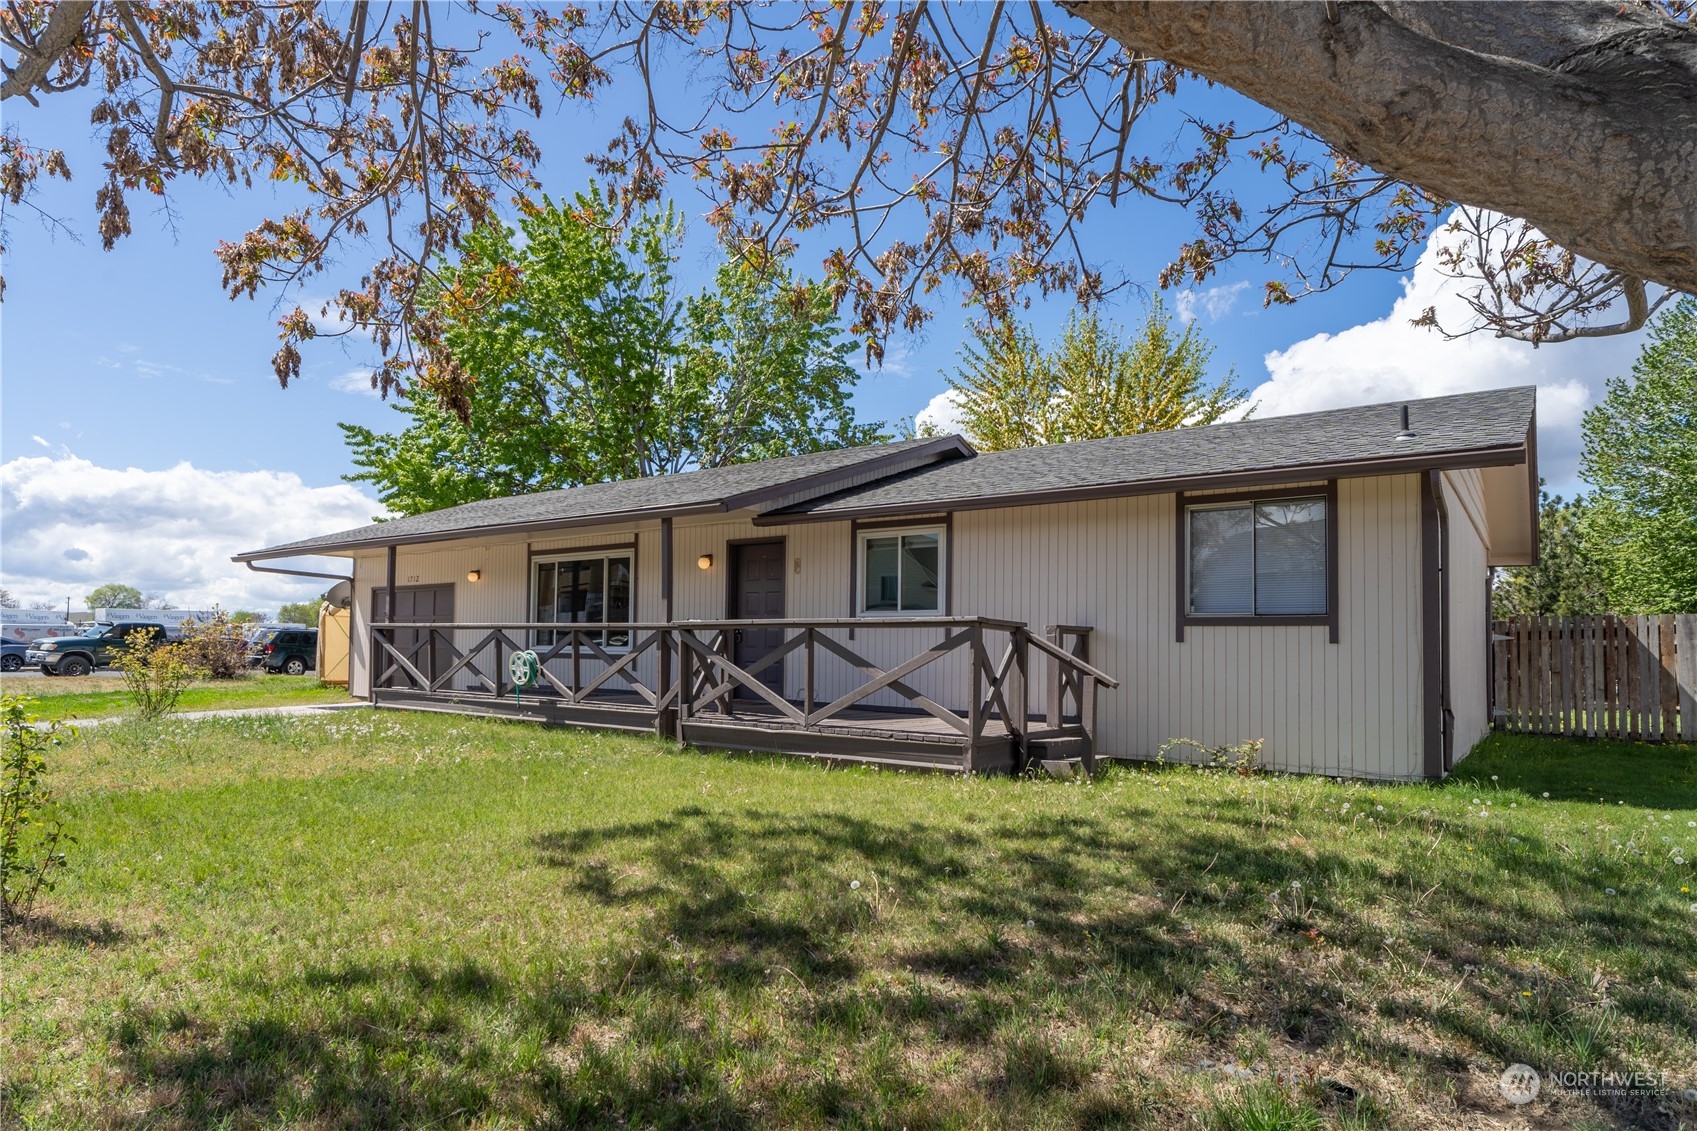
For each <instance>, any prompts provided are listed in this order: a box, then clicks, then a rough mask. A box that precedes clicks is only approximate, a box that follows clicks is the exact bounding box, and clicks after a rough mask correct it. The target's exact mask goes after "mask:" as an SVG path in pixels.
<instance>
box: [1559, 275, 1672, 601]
mask: <svg viewBox="0 0 1697 1131" xmlns="http://www.w3.org/2000/svg"><path fill="white" fill-rule="evenodd" d="M1580 475H1581V476H1582V477H1583V478H1584V479H1585V480H1586V481H1587V482H1588V483H1591V484H1592V485H1593V486H1594V487H1595V488H1596V491H1595V494H1594V496H1593V498H1592V502H1591V506H1590V507H1589V509H1588V513H1587V515H1586V523H1585V529H1586V537H1587V540H1588V541H1589V542H1590V544H1591V545H1592V547H1593V548H1594V552H1595V553H1596V554H1597V555H1598V557H1599V558H1600V559H1601V561H1602V562H1603V569H1604V573H1605V575H1606V577H1607V584H1608V593H1609V602H1610V604H1611V605H1612V606H1613V607H1614V609H1615V610H1616V611H1618V612H1626V613H1691V612H1697V298H1693V297H1691V296H1689V295H1687V296H1685V297H1684V298H1681V299H1680V300H1679V301H1678V302H1677V303H1675V304H1674V306H1673V307H1672V309H1670V310H1668V311H1667V312H1666V313H1664V314H1662V315H1661V316H1660V317H1658V318H1657V319H1656V320H1655V321H1654V322H1653V323H1651V326H1650V340H1649V343H1648V344H1647V345H1646V346H1645V347H1644V350H1643V352H1642V353H1641V354H1639V357H1638V361H1637V362H1636V363H1635V364H1634V365H1633V367H1632V379H1631V380H1630V381H1628V380H1625V379H1623V378H1620V377H1614V378H1610V380H1609V383H1608V392H1607V393H1606V394H1605V395H1604V397H1603V400H1602V403H1601V404H1598V405H1597V406H1596V407H1594V408H1592V409H1591V410H1590V411H1589V412H1587V413H1586V414H1585V448H1584V454H1583V456H1582V458H1581V463H1580Z"/></svg>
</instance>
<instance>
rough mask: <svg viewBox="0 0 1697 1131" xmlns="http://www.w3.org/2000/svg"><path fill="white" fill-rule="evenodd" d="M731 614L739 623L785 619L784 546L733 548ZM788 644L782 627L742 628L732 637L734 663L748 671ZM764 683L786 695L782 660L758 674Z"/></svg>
mask: <svg viewBox="0 0 1697 1131" xmlns="http://www.w3.org/2000/svg"><path fill="white" fill-rule="evenodd" d="M731 601H732V610H731V614H732V616H734V617H735V618H737V619H738V620H781V619H783V616H784V544H783V543H782V542H743V543H741V544H740V545H736V546H732V547H731ZM783 642H784V630H783V629H781V628H739V629H737V630H736V631H735V632H734V633H733V634H732V653H731V661H732V662H733V663H735V664H736V665H737V666H738V667H740V668H747V667H748V666H749V665H750V664H753V663H756V662H758V661H759V660H760V658H761V657H762V656H765V655H766V654H767V653H769V652H771V651H772V650H773V649H775V648H778V647H779V646H781V645H782V644H783ZM758 674H759V678H760V682H762V683H764V684H765V685H766V686H767V687H770V688H771V689H772V690H773V691H775V692H777V693H778V694H779V695H782V694H783V693H784V664H783V661H782V660H780V661H778V662H777V663H775V664H772V665H771V666H770V667H767V668H766V669H765V670H763V671H761V672H759V673H758Z"/></svg>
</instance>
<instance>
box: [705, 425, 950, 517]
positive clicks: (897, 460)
mask: <svg viewBox="0 0 1697 1131" xmlns="http://www.w3.org/2000/svg"><path fill="white" fill-rule="evenodd" d="M977 454H978V451H977V449H975V448H974V447H973V446H972V445H971V444H969V443H967V442H966V441H965V440H964V439H962V438H961V437H959V436H940V437H938V438H937V439H936V440H933V441H931V442H930V443H928V444H919V445H916V446H915V447H911V448H906V449H903V450H902V451H899V452H885V453H884V454H883V455H881V456H875V457H874V458H872V459H869V460H865V461H863V462H861V463H854V464H849V465H848V466H846V467H837V468H832V469H831V470H830V471H818V472H814V473H813V474H812V475H809V476H805V477H804V478H801V479H789V480H785V481H784V482H783V483H777V484H773V485H772V486H770V487H762V488H760V489H759V490H757V491H744V492H743V493H742V494H740V495H731V496H729V497H727V498H726V499H725V500H724V507H723V509H724V510H727V511H740V510H745V509H747V508H750V507H758V506H759V505H760V504H761V503H766V502H770V501H771V500H773V499H786V498H789V497H790V496H792V495H801V494H806V493H807V492H809V491H814V492H817V494H816V495H815V497H818V495H829V494H830V493H831V488H832V485H833V484H835V483H838V482H840V481H841V480H844V479H851V478H853V477H855V476H858V475H866V474H869V473H877V472H886V473H889V474H897V473H899V472H901V471H909V470H914V469H916V468H919V467H923V466H925V465H926V464H929V463H941V462H942V461H943V460H946V459H967V458H970V457H972V456H975V455H977ZM906 465H912V466H911V467H909V466H906ZM791 505H794V504H791Z"/></svg>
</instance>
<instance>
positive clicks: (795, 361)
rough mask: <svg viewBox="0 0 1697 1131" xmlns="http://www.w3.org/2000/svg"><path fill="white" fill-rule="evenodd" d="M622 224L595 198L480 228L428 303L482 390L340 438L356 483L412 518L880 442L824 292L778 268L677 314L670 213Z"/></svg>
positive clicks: (735, 280) (674, 228)
mask: <svg viewBox="0 0 1697 1131" xmlns="http://www.w3.org/2000/svg"><path fill="white" fill-rule="evenodd" d="M614 219H615V217H614V213H613V209H612V207H611V206H610V205H609V204H608V202H607V201H605V200H604V199H603V198H602V197H601V196H600V195H599V193H598V192H597V191H596V190H595V189H594V188H593V187H592V188H591V189H590V191H589V192H587V193H583V194H580V195H578V196H577V197H576V199H575V201H574V202H573V203H572V204H571V205H570V206H566V205H559V204H555V203H553V202H551V201H549V202H546V204H545V206H543V207H541V208H539V209H537V210H535V211H533V212H531V213H530V214H529V215H527V216H526V217H525V218H524V219H523V221H522V222H521V225H520V228H519V230H517V231H515V230H513V229H511V228H508V227H504V226H499V225H487V226H484V227H481V228H479V229H477V230H476V231H474V232H473V233H472V236H471V237H470V238H469V239H468V240H467V241H466V244H465V248H464V251H463V254H462V255H461V258H460V259H459V261H458V262H456V263H453V264H447V265H444V267H443V268H442V270H441V272H440V282H439V284H437V285H435V286H434V287H433V289H432V291H431V292H430V295H429V296H428V300H427V301H428V306H429V312H430V316H431V317H432V318H434V319H435V320H436V322H437V324H438V325H439V327H440V328H441V333H442V340H443V342H444V343H446V345H447V346H448V347H449V348H450V349H451V351H452V356H453V359H454V364H456V365H458V366H461V367H463V368H464V370H465V371H466V373H467V374H468V375H471V376H472V378H473V380H471V381H470V382H469V385H468V389H469V393H468V396H469V403H468V404H467V405H466V406H463V407H465V408H466V410H467V411H466V412H465V414H464V419H462V418H461V414H460V413H459V412H458V411H455V410H454V409H453V408H451V407H449V406H444V405H442V404H439V403H437V402H435V401H432V400H429V399H424V398H416V397H415V398H409V399H406V400H403V401H401V402H400V403H399V404H398V405H397V406H396V407H397V410H398V411H399V412H401V413H402V415H404V416H405V417H406V418H407V420H408V422H409V423H408V425H407V427H406V428H404V429H403V430H402V431H400V432H398V433H386V434H385V433H377V432H375V431H373V430H371V429H368V428H364V427H360V426H357V425H351V424H344V425H342V426H341V427H342V431H343V434H344V437H345V439H346V441H347V443H348V444H349V446H350V447H351V448H352V449H353V453H354V454H353V461H354V463H355V465H356V466H358V467H359V468H361V470H360V472H358V473H357V474H355V475H353V476H350V478H351V479H353V480H356V481H364V482H369V483H372V484H374V485H376V487H377V488H378V492H379V496H380V497H381V499H382V501H383V503H384V505H385V506H387V507H388V508H389V509H390V510H391V511H393V512H395V513H399V514H418V513H421V512H423V511H429V510H436V509H439V508H441V507H446V506H453V505H456V504H459V503H466V502H471V501H474V500H477V499H487V498H494V497H499V496H506V495H516V494H524V493H526V492H531V491H540V490H547V489H550V488H558V487H569V486H574V485H577V484H581V483H595V482H603V481H606V480H611V479H631V478H639V477H642V476H648V475H660V474H667V473H672V472H678V471H684V470H688V469H691V468H697V467H715V466H720V465H722V464H727V463H736V462H741V461H745V460H750V459H761V458H765V457H768V456H772V455H783V454H789V453H793V452H804V451H815V450H819V449H821V448H827V447H833V446H841V445H844V444H851V443H864V442H868V441H871V440H875V439H878V438H879V435H878V432H877V430H876V428H873V427H866V426H862V425H858V424H856V423H855V421H854V416H853V412H852V410H851V409H850V408H849V406H848V403H847V398H848V393H849V390H850V389H851V388H852V387H853V383H854V381H855V379H856V376H857V374H856V372H855V370H854V368H853V366H851V365H849V364H848V362H847V357H848V354H849V352H850V351H851V350H852V347H851V346H849V345H847V344H838V343H839V339H840V338H841V337H842V333H841V327H840V325H839V323H838V322H837V321H836V320H835V317H834V315H832V313H831V310H830V302H829V298H828V296H827V295H825V294H824V293H823V291H822V290H820V289H819V288H816V287H810V286H808V285H806V284H803V283H797V282H796V281H795V280H793V279H792V277H791V276H790V275H789V274H788V272H787V271H785V270H784V269H783V267H782V265H781V264H780V265H774V266H772V267H771V268H770V269H766V270H757V269H755V268H753V267H747V266H726V267H724V268H722V269H721V270H720V271H719V272H718V276H717V279H716V285H715V287H714V289H713V290H712V291H710V292H709V293H708V294H705V295H702V296H699V297H697V298H694V299H690V300H688V301H687V302H685V301H680V300H679V298H678V297H677V294H676V286H675V283H674V280H673V277H672V260H673V256H674V255H675V252H676V248H677V244H678V233H679V228H678V222H677V218H676V215H675V213H673V212H672V211H671V210H670V209H668V210H665V211H663V212H649V213H647V214H644V215H642V216H639V217H638V218H637V219H636V220H635V221H634V222H632V223H631V224H630V225H628V226H627V227H626V228H625V229H624V231H623V234H622V235H620V234H618V233H617V232H616V231H615V228H614V225H613V221H614Z"/></svg>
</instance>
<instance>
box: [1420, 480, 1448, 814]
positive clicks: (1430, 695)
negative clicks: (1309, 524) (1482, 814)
mask: <svg viewBox="0 0 1697 1131" xmlns="http://www.w3.org/2000/svg"><path fill="white" fill-rule="evenodd" d="M1442 475H1443V473H1442V472H1440V471H1428V472H1425V473H1424V474H1422V475H1421V476H1420V699H1421V711H1420V718H1421V724H1422V726H1421V734H1422V741H1421V747H1422V751H1423V754H1422V769H1423V771H1424V774H1425V776H1426V777H1427V778H1428V779H1429V780H1432V781H1437V780H1439V779H1441V778H1442V777H1443V776H1444V774H1445V773H1446V772H1447V771H1448V769H1449V767H1450V764H1451V742H1452V732H1453V731H1454V727H1453V726H1452V725H1451V722H1450V719H1451V713H1450V687H1449V647H1448V643H1449V633H1448V626H1447V624H1446V622H1447V621H1448V619H1449V601H1448V596H1449V570H1448V568H1446V567H1447V566H1448V564H1449V563H1448V561H1447V559H1448V557H1449V537H1448V534H1449V531H1448V521H1447V519H1448V515H1447V513H1446V510H1445V507H1444V499H1443V480H1442V478H1441V477H1442Z"/></svg>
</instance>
